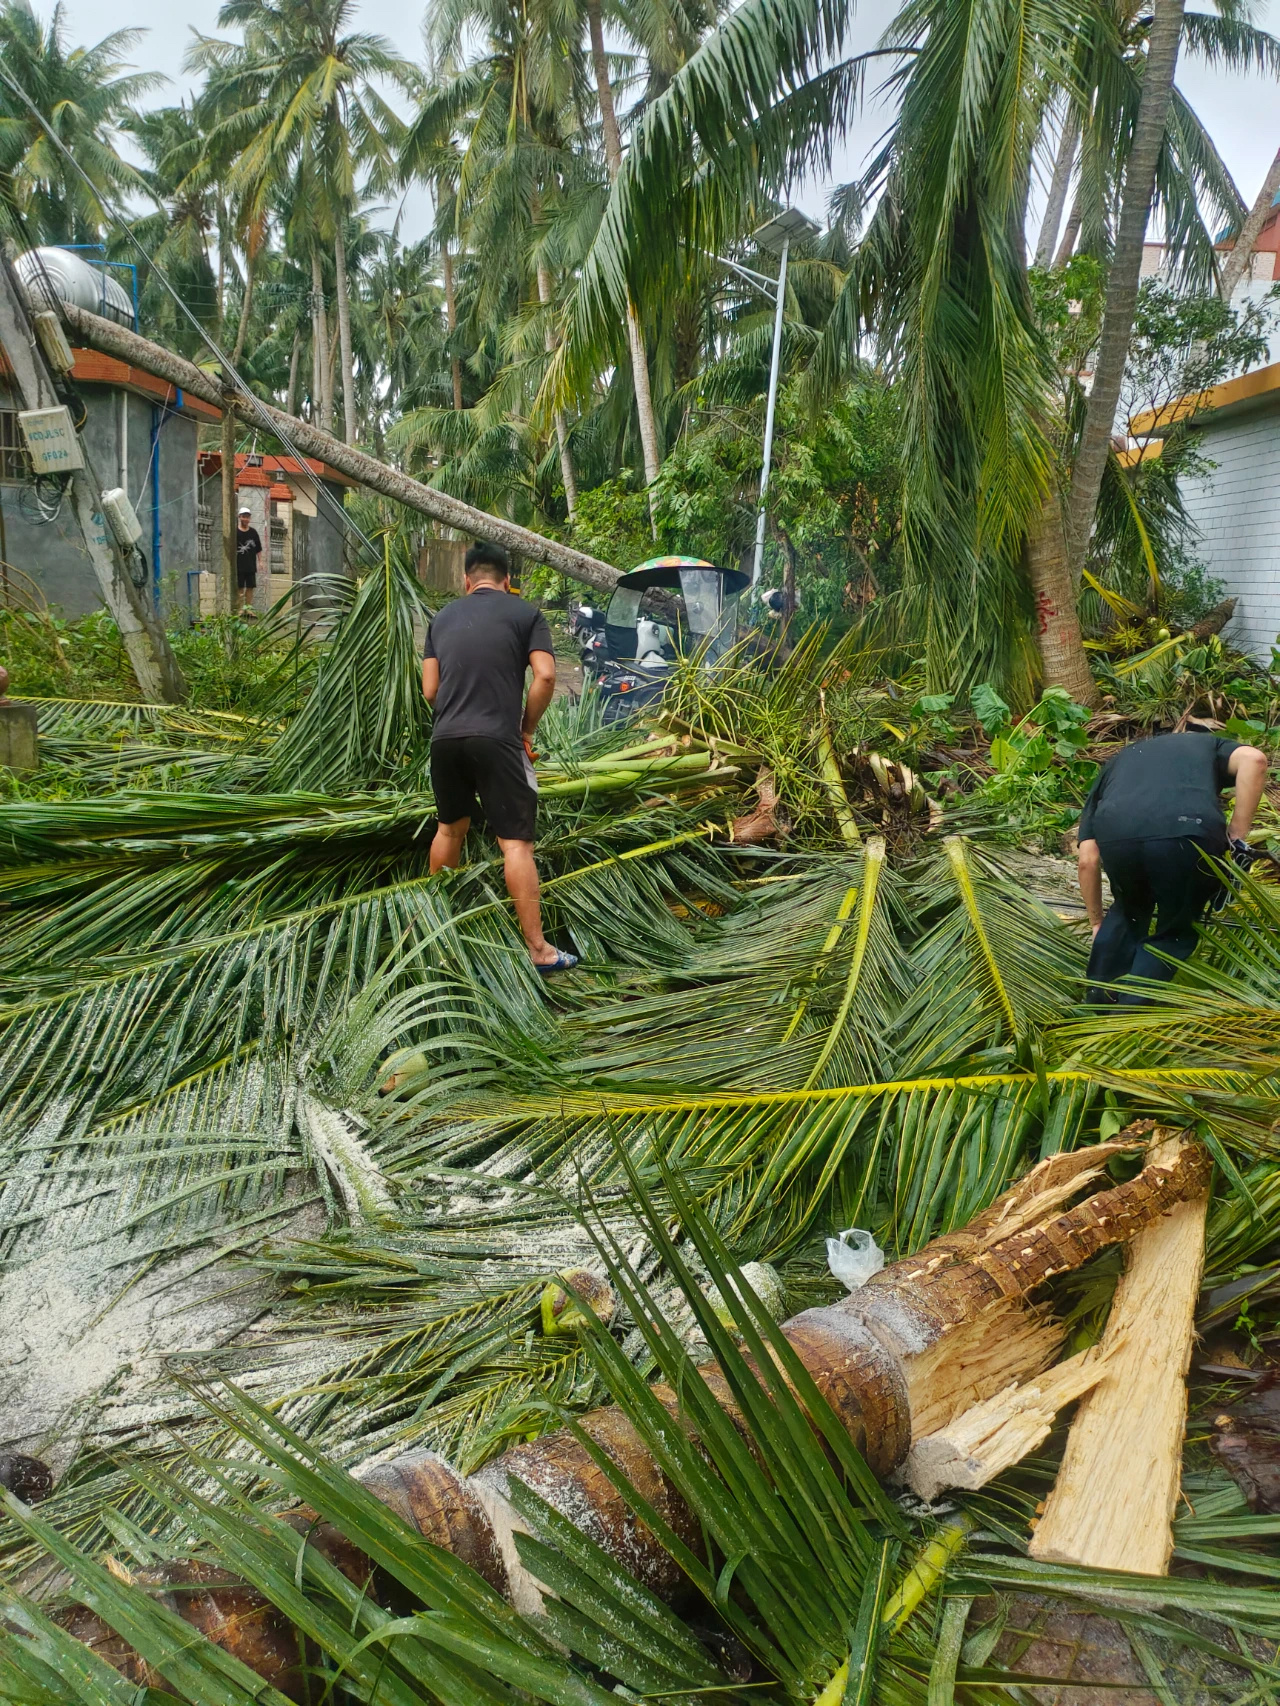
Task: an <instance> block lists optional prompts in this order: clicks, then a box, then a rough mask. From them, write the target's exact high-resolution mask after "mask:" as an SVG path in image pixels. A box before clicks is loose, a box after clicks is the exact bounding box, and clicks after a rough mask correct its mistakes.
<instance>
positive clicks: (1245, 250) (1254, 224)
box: [1218, 150, 1280, 302]
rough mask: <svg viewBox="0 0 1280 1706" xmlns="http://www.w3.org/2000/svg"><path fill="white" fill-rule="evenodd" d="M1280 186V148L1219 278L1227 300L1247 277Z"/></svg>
mask: <svg viewBox="0 0 1280 1706" xmlns="http://www.w3.org/2000/svg"><path fill="white" fill-rule="evenodd" d="M1277 190H1280V150H1278V151H1277V153H1276V157H1275V159H1274V160H1273V161H1272V162H1271V165H1270V166H1269V168H1268V169H1267V175H1266V177H1265V178H1264V179H1263V180H1262V188H1261V189H1260V190H1259V191H1258V199H1257V200H1256V201H1255V202H1254V204H1253V206H1252V207H1251V208H1250V209H1249V212H1248V214H1247V216H1246V218H1245V222H1244V224H1243V225H1242V226H1241V227H1240V230H1239V231H1238V232H1237V234H1236V240H1235V246H1234V247H1233V248H1232V250H1231V253H1230V254H1229V255H1228V256H1227V259H1226V263H1225V264H1224V266H1223V268H1222V274H1221V277H1220V278H1219V281H1218V294H1219V295H1220V296H1221V297H1222V300H1223V301H1224V302H1230V300H1231V298H1232V297H1233V296H1234V295H1235V291H1236V286H1237V285H1238V284H1239V282H1240V280H1241V279H1242V278H1243V277H1244V271H1245V268H1246V267H1247V266H1248V265H1249V261H1250V258H1251V256H1252V255H1253V246H1254V244H1255V243H1256V242H1257V241H1258V235H1259V233H1260V232H1261V230H1262V227H1263V226H1264V225H1265V224H1266V222H1267V216H1268V215H1269V214H1270V212H1271V209H1272V206H1273V205H1274V203H1275V199H1276V191H1277Z"/></svg>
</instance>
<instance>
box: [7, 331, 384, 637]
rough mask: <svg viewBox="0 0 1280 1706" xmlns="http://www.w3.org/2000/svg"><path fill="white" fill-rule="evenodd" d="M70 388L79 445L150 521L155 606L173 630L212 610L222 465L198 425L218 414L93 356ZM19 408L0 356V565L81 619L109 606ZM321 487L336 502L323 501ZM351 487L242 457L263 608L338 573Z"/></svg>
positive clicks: (146, 551)
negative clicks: (320, 576)
mask: <svg viewBox="0 0 1280 1706" xmlns="http://www.w3.org/2000/svg"><path fill="white" fill-rule="evenodd" d="M71 384H72V386H73V388H74V390H75V391H76V392H77V394H78V395H79V396H80V397H81V398H82V399H83V401H84V406H85V413H86V421H85V426H84V430H83V433H82V439H83V442H84V444H85V446H86V448H87V450H88V453H89V457H90V459H91V461H92V463H93V466H94V469H95V471H96V473H97V475H98V477H99V479H100V480H101V481H102V483H103V486H104V487H110V486H120V487H122V488H123V490H124V491H125V492H126V494H127V495H128V498H129V501H130V503H131V504H132V505H133V508H134V511H135V513H136V515H137V517H138V520H139V521H140V522H141V524H142V538H141V540H140V541H139V545H140V547H141V550H142V552H143V555H144V557H145V559H146V569H145V573H146V589H145V590H146V591H147V594H148V596H149V597H150V598H151V600H152V602H153V604H154V606H155V607H156V608H157V609H158V610H160V612H161V614H162V615H163V618H164V620H165V622H166V623H167V624H169V625H171V626H176V625H179V624H181V623H183V622H191V621H197V620H198V619H199V618H200V617H201V616H202V615H209V614H212V612H213V611H214V609H215V608H216V601H215V589H216V581H215V576H214V574H213V572H212V571H213V570H214V568H215V564H216V558H217V555H218V554H219V553H218V540H217V532H218V528H219V527H220V525H221V514H222V458H221V456H220V454H219V453H218V452H217V451H213V452H201V450H200V448H199V442H198V440H199V436H200V428H201V426H202V425H206V426H209V427H216V426H217V424H218V423H219V420H220V414H219V411H218V410H217V409H216V408H213V407H211V406H210V405H209V404H208V403H205V402H203V401H201V399H199V398H198V397H190V396H187V395H185V394H184V393H183V392H181V391H178V390H176V389H175V387H174V386H172V385H166V384H165V382H164V381H163V380H160V379H154V378H152V376H151V375H150V374H148V373H143V372H142V371H141V370H140V369H138V368H135V367H130V366H129V365H128V364H127V363H125V362H122V361H116V360H115V359H113V358H112V357H111V356H105V355H99V354H98V353H97V351H95V350H76V351H75V368H74V371H73V373H72V376H71ZM20 408H21V403H20V400H19V398H18V396H17V395H16V393H15V391H14V389H13V386H12V383H11V379H10V376H9V374H8V369H7V367H6V365H5V363H4V359H3V356H2V355H0V559H3V561H5V562H7V563H9V564H11V565H12V566H13V567H14V568H17V569H20V570H22V571H23V572H24V573H25V574H27V575H29V576H30V577H31V579H32V580H33V581H35V583H36V585H37V586H38V587H39V588H40V590H41V592H42V593H43V595H44V598H45V599H46V601H47V602H48V604H49V605H50V606H51V607H52V608H53V609H54V610H55V611H56V612H57V613H58V614H60V615H63V616H70V617H76V616H85V615H88V614H89V613H90V612H91V611H94V610H98V609H101V608H102V598H101V596H100V594H99V591H98V583H97V579H96V577H95V575H94V573H93V569H92V567H91V565H90V563H89V560H88V557H87V555H86V553H85V549H84V544H83V541H82V539H81V537H80V532H79V529H78V528H77V526H76V524H75V521H74V519H73V517H72V514H71V510H70V506H69V505H68V504H67V503H66V502H65V501H64V502H62V503H61V504H60V505H59V504H58V503H57V501H56V495H55V494H53V493H51V492H50V491H49V490H48V489H47V488H45V489H44V490H43V491H41V492H38V491H37V489H36V487H35V485H34V483H33V481H32V478H31V467H30V462H29V459H28V457H27V453H26V450H25V448H24V446H23V442H22V437H21V434H20V432H19V430H18V413H19V411H20ZM207 436H209V437H212V436H214V435H213V434H208V435H207ZM317 481H320V482H321V483H322V485H323V487H324V490H325V491H326V492H327V493H328V494H329V495H330V496H331V497H332V498H333V499H334V504H329V503H325V502H323V501H319V500H318V499H317V495H316V482H317ZM353 483H354V482H352V481H351V480H349V479H347V478H346V476H345V475H342V474H339V473H337V472H336V470H334V469H332V468H330V467H328V466H327V465H326V464H324V463H321V462H313V461H308V462H307V463H306V464H305V466H304V465H303V464H301V463H298V462H295V461H294V460H293V459H292V458H290V457H277V456H252V455H244V454H241V455H238V456H237V457H236V489H237V492H238V493H239V494H240V496H239V498H238V499H237V501H238V502H245V503H247V504H248V505H249V507H250V508H251V509H252V510H253V515H254V525H255V526H256V527H257V529H258V532H259V534H260V535H261V538H262V541H263V545H264V547H265V550H266V554H267V555H268V557H269V562H270V573H269V576H268V575H262V576H260V577H259V581H260V585H259V592H258V596H257V599H256V600H255V602H256V604H257V605H258V606H259V607H260V608H262V609H264V610H265V609H267V608H268V607H269V606H270V604H271V603H272V602H274V600H275V599H277V598H279V597H280V596H282V595H283V593H284V592H286V591H287V590H288V587H289V585H290V584H291V582H292V581H293V580H294V579H295V578H296V579H302V578H303V577H305V576H306V575H309V574H315V573H332V574H340V573H341V572H342V570H343V545H344V539H343V534H344V531H345V530H344V529H343V527H342V525H341V523H340V521H339V520H338V519H337V514H336V513H335V505H336V507H337V510H338V511H340V510H341V507H342V503H343V499H344V496H345V492H346V489H347V488H348V487H349V486H351V485H352V484H353Z"/></svg>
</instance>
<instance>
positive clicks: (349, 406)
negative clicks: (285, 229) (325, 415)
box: [333, 221, 356, 444]
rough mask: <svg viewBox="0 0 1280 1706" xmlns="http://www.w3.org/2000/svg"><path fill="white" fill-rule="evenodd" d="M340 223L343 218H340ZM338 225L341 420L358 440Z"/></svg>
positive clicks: (344, 270) (343, 256)
mask: <svg viewBox="0 0 1280 1706" xmlns="http://www.w3.org/2000/svg"><path fill="white" fill-rule="evenodd" d="M339 225H341V221H339ZM342 236H343V234H342V231H341V229H339V231H338V233H337V235H336V236H335V237H334V239H333V265H334V272H335V277H336V280H337V283H336V291H337V297H338V346H339V350H340V352H341V356H342V421H343V426H344V427H345V429H346V430H345V433H344V436H345V438H346V441H347V443H348V444H354V443H355V441H356V369H355V358H354V356H353V355H352V351H351V295H350V292H349V290H348V287H347V250H346V245H345V243H344V242H343V240H342Z"/></svg>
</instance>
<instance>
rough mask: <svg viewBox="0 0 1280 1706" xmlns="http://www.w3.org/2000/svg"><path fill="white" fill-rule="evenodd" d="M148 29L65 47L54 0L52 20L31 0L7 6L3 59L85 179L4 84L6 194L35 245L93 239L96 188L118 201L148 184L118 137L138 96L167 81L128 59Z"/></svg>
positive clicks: (99, 228)
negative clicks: (72, 155) (125, 154)
mask: <svg viewBox="0 0 1280 1706" xmlns="http://www.w3.org/2000/svg"><path fill="white" fill-rule="evenodd" d="M144 33H145V32H144V31H142V30H136V29H128V30H115V31H113V32H112V33H111V34H110V35H109V36H104V37H103V39H102V40H101V41H100V42H98V43H96V44H95V45H94V46H93V47H68V45H67V19H66V14H65V12H64V10H63V7H62V5H61V4H58V5H55V7H54V9H53V11H52V12H51V13H50V15H49V20H48V22H47V23H44V22H42V20H41V19H40V18H39V17H37V15H36V13H35V10H34V9H33V7H32V6H31V5H30V4H29V0H4V4H3V6H0V61H3V65H4V70H5V73H6V76H7V77H10V78H12V79H13V80H14V81H15V82H16V83H17V84H18V85H19V86H20V87H21V89H22V91H23V92H24V94H25V95H26V96H27V97H28V99H29V100H31V101H32V102H33V103H34V104H35V106H36V107H37V109H38V110H39V112H40V115H41V118H42V119H43V120H44V121H45V123H47V124H48V125H49V126H50V127H51V128H52V129H53V130H54V131H55V132H56V133H57V135H58V137H59V138H60V139H61V141H62V142H64V143H65V144H66V145H67V146H68V147H69V148H71V149H73V150H74V152H75V157H76V160H77V162H78V163H79V165H80V166H81V167H82V168H83V170H84V172H85V173H86V175H87V177H88V180H89V182H88V183H87V184H86V183H85V181H84V179H83V178H81V177H80V176H79V174H78V173H76V172H74V171H72V170H71V169H70V168H69V167H68V165H67V163H66V161H65V160H64V159H63V157H62V155H61V154H59V152H58V150H57V149H56V148H54V147H53V145H52V144H51V143H50V141H49V139H48V137H47V136H46V135H45V132H44V131H43V129H42V128H41V126H40V124H39V123H38V122H37V120H36V119H35V117H34V116H33V115H32V114H31V112H30V111H29V110H28V109H27V107H26V106H25V105H24V104H23V102H21V101H20V100H19V99H18V98H17V96H16V95H15V94H14V93H13V91H12V89H10V88H9V87H8V86H7V84H6V83H5V82H4V81H3V80H0V199H3V200H4V201H5V202H6V203H7V204H8V205H9V206H10V207H11V208H13V209H14V210H15V211H16V212H17V213H18V214H19V215H20V216H21V217H22V219H23V220H24V222H25V227H24V229H25V232H26V235H27V237H28V238H29V239H30V240H31V241H33V242H37V243H91V242H97V241H98V240H99V239H100V238H101V236H102V233H103V227H104V224H105V216H104V214H103V209H102V203H101V202H100V201H99V200H98V195H97V194H95V190H96V191H98V192H100V193H101V194H102V195H103V196H104V197H109V198H112V199H114V198H116V197H118V196H119V195H120V194H121V192H129V191H134V190H138V189H141V188H142V187H143V185H142V180H141V178H140V176H139V173H138V171H137V169H136V168H135V167H133V166H131V165H129V164H128V162H127V161H125V160H123V159H121V157H120V154H119V152H118V150H117V140H118V137H119V135H120V132H121V130H122V129H124V127H125V125H126V122H127V121H128V120H129V118H130V116H131V113H132V111H133V107H134V104H135V103H136V102H137V101H138V100H139V98H140V97H141V96H143V95H145V94H147V93H148V92H149V91H150V90H152V89H154V88H156V87H157V86H158V85H159V84H160V83H162V82H163V81H164V78H163V77H162V76H160V74H159V73H158V72H152V71H133V70H131V69H130V66H129V63H128V59H127V55H128V54H130V53H131V52H132V51H133V49H134V48H136V47H137V45H138V43H139V42H140V41H141V39H142V36H143V34H144Z"/></svg>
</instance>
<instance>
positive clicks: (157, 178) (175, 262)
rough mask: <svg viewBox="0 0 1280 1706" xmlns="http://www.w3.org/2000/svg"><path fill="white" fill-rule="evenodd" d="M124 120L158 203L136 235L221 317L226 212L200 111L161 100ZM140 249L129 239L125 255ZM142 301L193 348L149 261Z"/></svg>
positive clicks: (161, 325) (212, 317)
mask: <svg viewBox="0 0 1280 1706" xmlns="http://www.w3.org/2000/svg"><path fill="white" fill-rule="evenodd" d="M124 128H125V129H126V130H127V131H128V132H129V133H130V134H131V135H132V136H133V137H134V138H135V139H136V141H137V143H138V146H139V147H140V148H141V150H142V152H143V154H144V155H145V156H146V159H147V162H148V164H147V167H146V168H145V169H144V175H145V178H146V182H147V189H148V191H149V192H150V194H151V195H152V197H153V198H154V199H155V201H156V203H157V212H156V213H154V214H150V215H146V216H144V217H143V218H141V219H138V220H136V221H135V222H134V223H133V226H132V232H133V236H134V237H135V238H136V239H137V240H138V241H139V242H140V243H141V244H142V246H143V248H144V249H145V251H146V252H147V254H148V255H149V256H150V257H151V260H152V262H153V263H154V265H155V266H158V267H161V268H163V269H164V270H165V271H166V272H167V273H168V275H169V277H170V279H171V280H172V282H173V283H174V285H175V286H176V287H177V289H178V291H179V293H180V294H181V296H182V298H183V300H184V301H185V302H186V303H187V304H188V306H190V307H191V309H192V310H193V311H194V312H195V313H196V314H197V315H198V316H199V317H200V319H201V320H203V321H204V322H205V323H206V324H207V325H216V324H217V321H218V319H219V315H220V310H221V296H220V291H219V289H218V284H217V279H216V276H215V274H214V271H213V264H212V260H211V257H210V245H211V242H217V240H218V238H219V237H220V235H221V234H222V232H223V231H225V229H226V227H227V224H228V214H227V209H226V205H225V202H224V199H223V197H222V195H221V193H220V190H219V186H218V184H217V183H216V181H215V174H214V173H213V172H212V170H211V162H210V156H209V153H208V147H207V137H206V136H205V134H204V130H203V127H202V125H201V123H200V118H199V114H198V112H197V111H196V109H194V108H192V107H188V106H187V105H186V104H185V103H184V104H182V105H181V106H177V107H158V108H153V109H151V110H150V111H148V112H144V113H137V114H134V115H132V116H131V117H130V118H129V119H128V120H126V123H125V126H124ZM118 241H119V240H118V239H117V245H116V246H118ZM135 255H136V250H135V249H134V248H133V246H132V245H130V246H129V250H128V253H127V254H121V256H120V258H121V259H122V260H127V259H132V258H133V257H134V256H135ZM139 307H140V313H141V315H142V317H143V319H144V320H146V321H147V322H148V323H149V324H150V326H151V327H152V328H153V329H155V330H157V331H159V332H160V334H161V335H162V336H163V338H164V340H165V341H166V342H169V343H172V344H174V345H176V346H177V347H178V348H180V349H183V350H184V352H185V353H192V352H193V349H194V345H193V343H192V338H193V333H192V331H191V328H190V327H189V326H188V324H187V323H186V322H185V320H184V319H183V318H182V316H180V315H178V314H176V313H175V312H174V310H173V307H172V299H171V298H170V296H169V294H168V292H167V291H165V290H162V289H160V288H159V287H158V286H157V284H156V283H155V281H154V280H153V279H152V277H151V275H150V270H149V269H148V270H147V271H144V273H143V275H142V280H141V291H140V304H139Z"/></svg>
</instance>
